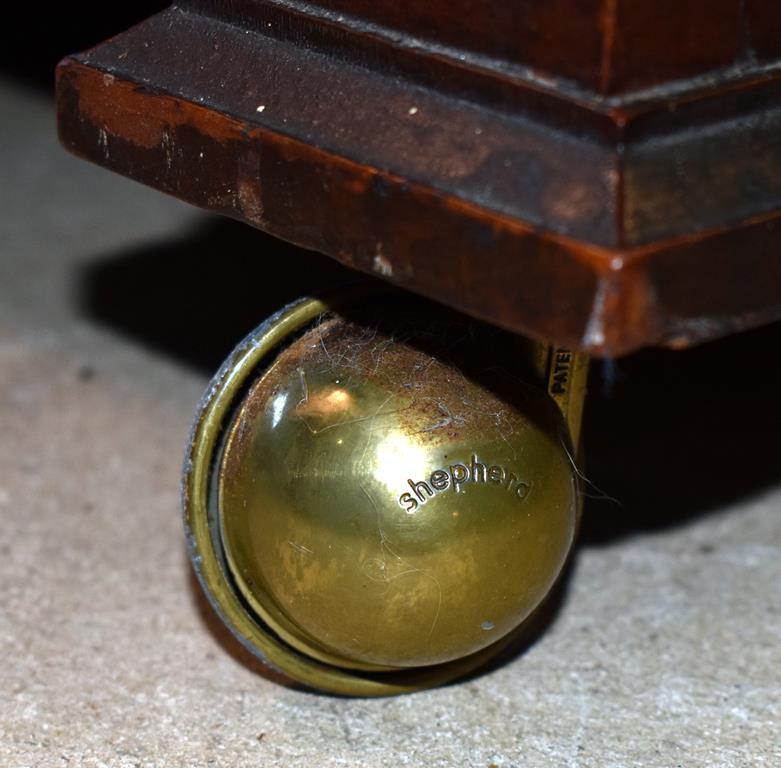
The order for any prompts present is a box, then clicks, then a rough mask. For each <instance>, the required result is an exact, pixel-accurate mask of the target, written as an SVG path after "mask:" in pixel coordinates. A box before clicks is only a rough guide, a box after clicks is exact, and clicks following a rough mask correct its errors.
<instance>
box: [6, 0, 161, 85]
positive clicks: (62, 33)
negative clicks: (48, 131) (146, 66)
mask: <svg viewBox="0 0 781 768" xmlns="http://www.w3.org/2000/svg"><path fill="white" fill-rule="evenodd" d="M168 5H170V3H168V2H165V0H159V1H158V2H152V1H151V0H134V1H133V2H117V3H79V2H56V3H51V4H47V5H42V4H40V3H34V2H27V3H23V2H18V0H12V2H10V3H8V4H7V6H6V7H5V8H4V9H3V16H2V19H3V34H2V45H0V74H1V75H4V76H8V77H12V78H15V79H18V80H23V81H25V82H27V83H28V84H31V85H34V86H36V87H39V88H43V89H46V90H49V91H52V92H53V91H54V68H55V67H56V66H57V62H58V61H59V60H60V59H61V58H62V57H63V56H66V55H68V54H69V53H76V52H77V51H82V50H85V49H87V48H91V47H92V46H94V45H97V44H98V43H99V42H101V41H102V40H105V39H106V38H107V37H111V36H113V35H116V34H118V33H119V32H122V31H123V30H125V29H127V28H128V27H131V26H133V24H136V23H138V22H139V21H142V20H143V19H145V18H146V17H147V16H150V15H151V14H153V13H156V12H157V11H161V10H162V9H163V8H165V7H166V6H168Z"/></svg>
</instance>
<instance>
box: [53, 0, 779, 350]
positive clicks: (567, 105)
mask: <svg viewBox="0 0 781 768" xmlns="http://www.w3.org/2000/svg"><path fill="white" fill-rule="evenodd" d="M467 5H468V6H470V7H471V8H472V9H473V14H472V15H473V20H474V25H475V31H474V34H473V35H471V36H469V35H468V34H467V31H466V28H465V27H464V26H463V24H464V23H465V19H466V18H467V17H466V16H465V10H464V9H465V7H466V6H467ZM476 5H480V6H481V9H482V10H484V11H485V13H476V12H474V7H475V6H476ZM565 5H566V6H568V7H572V6H576V7H577V13H578V14H581V15H583V24H584V25H585V26H584V27H583V29H584V36H583V38H582V41H581V42H574V41H572V40H570V38H569V37H568V35H569V34H570V32H571V31H572V30H571V29H570V28H569V27H567V24H562V26H561V27H560V28H557V21H562V20H564V21H567V23H570V22H573V16H572V15H567V13H565V11H564V10H563V9H564V6H565ZM700 5H701V3H699V2H698V0H690V1H689V2H687V0H678V2H677V3H666V2H664V3H661V4H659V3H655V4H654V3H643V2H637V1H634V2H629V0H613V2H596V0H595V1H594V3H593V6H594V7H592V4H591V3H590V2H588V0H587V1H586V2H583V3H575V4H570V3H567V4H562V3H558V2H557V1H556V2H551V3H537V2H531V0H527V2H520V3H518V4H517V6H516V5H513V6H512V7H513V9H514V11H515V12H514V14H509V15H508V14H507V11H506V10H504V9H506V7H507V5H506V4H499V3H489V2H483V3H480V4H477V3H474V2H472V3H466V2H465V0H451V2H449V3H447V4H445V3H439V2H432V3H429V4H422V5H421V4H420V3H416V4H407V3H399V4H375V3H368V2H361V1H360V0H330V1H329V2H320V3H306V4H305V3H302V2H297V1H296V2H294V1H293V0H287V1H286V2H281V1H279V0H235V1H233V2H218V0H197V1H196V0H193V1H192V2H189V3H187V6H186V7H174V8H171V9H169V10H168V11H166V12H164V13H162V14H160V15H158V16H155V17H153V18H152V19H150V20H148V21H146V22H144V23H143V24H141V25H139V26H138V27H135V28H134V29H132V30H130V31H129V32H127V33H125V34H123V35H120V36H119V37H117V38H114V39H113V40H110V41H108V42H107V43H105V44H103V45H101V46H99V47H98V48H96V49H94V50H92V51H89V52H87V53H85V54H82V55H80V56H76V57H73V58H70V59H66V60H65V61H64V62H63V63H62V64H61V66H60V69H59V72H58V104H59V119H60V134H61V137H62V140H63V142H64V144H65V145H66V146H67V147H68V148H70V149H71V150H72V151H74V152H76V153H78V154H81V155H83V156H84V157H87V158H89V159H92V160H94V161H96V162H98V163H101V164H102V165H106V166H108V167H110V168H113V169H114V170H117V171H119V172H121V173H124V174H126V175H129V176H131V177H132V178H135V179H138V180H139V181H143V182H145V183H148V184H151V185H152V186H155V187H157V188H159V189H162V190H164V191H166V192H169V193H171V194H175V195H177V196H179V197H181V198H183V199H185V200H189V201H190V202H193V203H195V204H197V205H201V206H203V207H206V208H209V209H212V210H216V211H219V212H221V213H225V214H228V215H231V216H235V217H237V218H240V219H243V220H245V221H248V222H249V223H251V224H253V225H255V226H258V227H260V228H262V229H265V230H267V231H270V232H272V233H274V234H277V235H279V236H280V237H283V238H285V239H288V240H291V241H293V242H296V243H299V244H301V245H304V246H306V247H309V248H314V249H316V250H320V251H322V252H324V253H327V254H329V255H331V256H334V257H336V258H338V259H339V260H340V261H343V262H344V263H347V264H350V265H351V266H354V267H356V268H358V269H362V270H365V271H370V272H373V273H375V274H378V275H380V276H382V277H384V278H386V279H388V280H391V281H393V282H396V283H398V284H400V285H403V286H405V287H407V288H410V289H411V290H414V291H418V292H420V293H423V294H425V295H428V296H431V297H433V298H436V299H438V300H440V301H443V302H445V303H448V304H451V305H453V306H455V307H458V308H460V309H462V310H464V311H467V312H469V313H471V314H473V315H475V316H478V317H481V318H484V319H486V320H489V321H490V322H493V323H496V324H498V325H502V326H504V327H507V328H509V329H511V330H515V331H519V332H525V333H528V334H530V335H532V336H534V337H537V338H541V339H546V340H555V341H558V342H560V343H566V344H569V345H572V346H577V347H580V348H583V349H586V350H588V351H589V352H591V353H592V354H597V355H617V354H622V353H625V352H628V351H631V350H632V349H636V348H638V347H641V346H644V345H648V344H660V343H661V344H687V343H693V342H695V341H698V340H701V339H705V338H710V337H713V336H717V335H721V334H725V333H729V332H732V331H735V330H739V329H740V328H743V327H748V326H750V325H756V324H759V323H761V322H766V321H769V320H771V319H775V318H777V317H781V256H779V245H781V222H779V221H778V220H779V218H781V142H779V138H778V137H779V136H780V135H781V110H780V109H778V107H779V105H780V102H779V94H780V93H781V79H780V78H779V70H778V69H777V68H776V66H775V64H774V62H772V61H768V60H767V59H766V60H760V58H759V53H758V51H759V50H760V42H759V41H760V36H759V32H758V31H757V30H758V29H760V28H761V30H762V34H763V35H764V37H762V38H761V41H762V42H761V50H762V51H772V50H773V45H778V44H779V41H781V30H778V34H777V36H776V37H774V36H773V33H772V25H770V27H768V25H763V24H762V19H763V18H765V17H763V15H762V14H763V13H764V14H765V16H767V14H768V10H767V7H765V6H764V4H763V2H762V0H753V2H752V0H748V2H747V3H746V4H742V3H739V2H734V3H733V2H728V1H727V0H718V2H716V3H715V4H714V3H710V4H709V8H710V9H711V10H710V12H709V15H710V16H714V17H718V18H713V19H711V20H710V21H708V25H709V26H708V30H710V31H707V30H706V31H702V33H701V34H696V25H694V24H693V22H691V20H690V19H691V18H693V16H692V14H694V15H695V16H696V13H695V12H696V10H697V8H699V6H700ZM462 6H464V8H462ZM662 6H664V9H663V10H664V13H662V12H661V10H660V9H662ZM668 6H669V8H668ZM650 8H656V9H657V10H658V11H659V13H657V14H654V13H653V12H652V11H650V10H649V9H650ZM405 9H406V12H404V11H405ZM437 10H439V12H440V16H438V17H437V18H439V19H440V21H441V22H442V23H441V24H435V23H434V22H435V18H434V16H432V15H431V14H432V13H433V12H434V11H437ZM460 11H464V12H463V13H461V12H460ZM608 11H609V13H608V15H607V16H606V15H605V14H606V13H607V12H608ZM573 13H575V11H573ZM348 14H349V15H348ZM687 19H689V21H687ZM227 20H232V22H233V23H230V24H229V23H226V21H227ZM586 22H589V23H586ZM573 23H574V22H573ZM668 24H669V25H673V26H671V27H670V29H673V30H675V33H676V34H677V35H678V39H679V40H680V41H681V46H680V50H679V49H678V48H676V49H675V50H674V51H672V52H671V51H670V50H668V49H669V48H670V46H669V45H666V44H665V41H664V39H663V37H662V36H661V29H662V28H663V27H665V25H668ZM652 29H656V33H657V34H656V38H655V39H656V45H655V46H654V44H653V34H652ZM727 30H730V31H731V32H732V33H734V34H732V36H730V35H729V34H727ZM412 34H415V35H416V36H417V37H416V38H415V39H414V40H413V39H412V38H411V37H410V35H412ZM573 34H574V33H573ZM426 35H428V37H426ZM556 35H558V37H557V36H556ZM589 35H592V36H591V37H590V36H589ZM492 40H493V41H494V42H495V43H496V45H495V46H493V47H491V45H490V43H491V41H492ZM534 40H538V41H548V42H547V44H545V45H543V44H540V45H539V47H538V48H535V45H534V44H533V42H534ZM550 41H555V42H556V45H557V47H556V50H550V48H551V44H550ZM632 41H634V43H633V42H632ZM687 41H688V42H687ZM526 43H528V45H527V44H526ZM459 46H461V47H459ZM513 46H514V47H513ZM605 46H608V48H606V47H605ZM755 46H756V49H755ZM778 47H781V46H778ZM606 50H609V53H610V55H609V56H607V54H606ZM535 51H537V52H536V53H535ZM594 51H596V52H597V54H598V55H597V57H596V59H595V58H593V57H594ZM565 53H566V54H567V55H564V54H565ZM489 54H490V55H489ZM662 54H664V55H662ZM537 55H539V56H543V55H544V56H546V57H547V58H546V59H545V61H544V62H543V61H539V62H536V63H535V62H532V61H531V59H528V60H527V59H523V57H525V56H528V57H533V56H537ZM497 56H503V57H504V58H503V59H497ZM662 59H663V61H662ZM586 60H588V61H590V62H591V64H587V63H584V62H586ZM575 64H576V65H577V66H574V65H575ZM531 65H534V66H546V67H549V68H550V71H551V72H555V74H556V77H555V78H553V77H548V76H545V77H543V76H541V75H540V74H539V73H537V72H531V71H530V70H529V67H530V66H531ZM592 65H593V66H592ZM570 66H573V67H574V69H573V71H574V70H577V78H579V80H580V81H578V80H577V79H576V77H575V76H574V75H572V73H571V72H570V70H568V69H567V67H570ZM590 67H591V68H590ZM714 67H715V69H714ZM682 75H686V76H687V77H689V78H690V79H688V80H675V81H672V82H668V83H667V84H666V85H665V86H664V87H663V88H659V87H658V84H659V82H661V80H663V79H664V78H669V77H677V76H682ZM649 85H655V86H657V87H654V88H650V89H649V88H648V86H649ZM619 92H620V93H619Z"/></svg>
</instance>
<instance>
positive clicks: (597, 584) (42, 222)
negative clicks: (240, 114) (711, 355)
mask: <svg viewBox="0 0 781 768" xmlns="http://www.w3.org/2000/svg"><path fill="white" fill-rule="evenodd" d="M207 219H208V217H206V216H205V214H203V213H199V212H197V211H194V210H193V209H191V208H188V207H187V206H185V205H183V204H181V203H178V202H176V201H174V200H171V199H168V198H165V197H163V196H161V195H159V194H158V193H156V192H153V191H151V190H148V189H145V188H143V187H141V186H138V185H134V184H133V183H131V182H129V181H126V180H124V179H121V178H119V177H117V176H115V175H113V174H111V173H108V172H106V171H104V170H101V169H99V168H95V167H92V166H90V165H88V164H86V163H84V162H81V161H79V160H76V159H75V158H72V157H70V156H68V155H67V154H66V153H65V152H64V151H62V150H61V149H60V148H59V146H58V145H57V142H56V137H55V132H54V117H53V110H52V108H51V106H50V104H49V103H48V102H47V100H46V99H45V98H43V97H42V96H41V95H39V94H36V93H32V92H28V91H25V90H22V89H20V88H19V87H18V86H16V85H14V84H12V83H9V82H0V521H2V525H0V555H1V556H0V658H2V664H1V665H0V765H2V766H6V768H17V767H18V768H21V767H22V766H24V767H28V766H90V767H93V766H94V768H99V767H102V766H111V767H112V768H113V767H114V766H116V767H117V768H131V766H132V767H136V766H200V765H219V766H255V765H262V766H285V767H286V768H296V767H298V766H323V768H325V767H329V766H400V765H402V766H407V765H408V766H425V767H427V768H429V767H430V768H434V767H435V766H436V767H439V766H442V767H444V766H480V767H481V768H489V766H518V767H519V768H520V767H522V768H535V767H537V766H573V767H574V766H582V767H584V768H585V767H586V766H599V768H608V767H610V766H684V767H685V768H694V767H695V766H779V765H781V484H779V482H772V483H765V484H762V485H760V486H759V487H757V488H755V489H753V490H750V491H748V492H746V493H743V494H740V495H738V496H737V497H734V496H732V497H731V498H730V499H729V500H725V501H724V502H723V503H716V504H715V505H711V508H710V509H708V511H707V514H700V515H695V516H692V517H690V518H687V517H685V516H684V518H683V519H682V520H681V521H680V522H679V523H678V524H673V525H666V526H664V527H662V528H660V529H659V530H650V529H649V530H637V531H636V532H634V533H629V534H626V535H622V536H620V537H616V538H614V539H610V538H608V539H606V540H605V541H603V542H600V543H591V544H588V543H587V544H585V545H584V546H583V547H581V549H580V551H579V553H578V556H577V558H576V561H575V565H574V568H573V573H572V574H571V578H570V580H569V583H568V588H567V591H566V594H565V596H564V599H563V603H562V605H561V608H560V610H559V611H558V613H557V614H556V616H555V617H554V620H553V621H552V623H551V625H550V626H549V627H548V628H547V631H546V632H545V633H544V635H542V636H541V637H540V639H539V640H538V641H537V642H536V643H535V644H534V645H533V646H532V647H530V648H529V649H528V650H527V651H526V652H525V653H523V654H522V655H520V656H518V657H517V658H515V659H514V660H513V661H511V662H510V663H508V664H507V665H505V666H503V667H501V668H500V669H497V670H495V671H492V672H490V673H488V674H485V675H483V676H481V677H478V678H475V679H473V680H470V681H468V682H465V683H461V684H457V685H453V686H450V687H447V688H444V689H441V690H434V691H429V692H425V693H420V694H415V695H411V696H406V697H402V698H395V699H384V700H347V699H338V698H331V697H327V696H316V695H312V694H309V693H304V692H301V691H298V690H294V689H292V688H290V687H285V686H284V685H281V684H280V683H279V682H278V681H276V680H274V679H273V678H272V677H270V676H268V675H264V674H263V673H262V671H261V670H260V668H259V666H258V665H257V664H256V663H254V662H253V661H252V660H251V659H250V658H249V657H248V656H247V654H246V653H244V652H243V651H242V650H240V649H239V648H238V647H237V646H236V644H235V643H233V642H232V641H231V639H230V638H229V637H228V636H227V635H226V634H225V633H224V632H223V631H221V630H220V628H219V626H218V625H217V624H216V623H215V621H214V620H213V618H212V617H211V614H210V612H209V610H208V608H207V607H205V606H204V604H203V600H202V598H200V596H199V594H198V591H197V589H196V588H194V585H193V583H192V579H191V576H190V570H189V566H188V563H187V561H186V555H185V550H184V544H183V537H182V530H181V523H180V513H179V472H180V465H181V459H182V452H183V446H184V443H185V439H186V436H187V432H188V428H189V424H190V419H191V417H192V414H193V411H194V408H195V406H196V403H197V401H198V399H199V397H200V395H201V392H202V390H203V388H204V386H205V384H206V382H207V378H208V374H207V371H206V367H205V366H203V365H201V364H195V363H194V362H193V360H196V361H197V360H198V359H199V358H198V355H199V353H200V351H202V350H201V348H200V347H199V342H198V339H197V338H196V339H194V340H191V341H192V343H191V344H190V346H187V344H184V347H183V348H184V349H185V352H186V354H185V353H182V354H180V355H177V354H171V353H170V352H168V351H166V350H165V349H164V347H165V344H161V343H159V339H158V340H157V341H158V343H152V342H149V341H146V342H145V340H144V338H143V333H139V332H131V331H132V329H130V330H128V329H127V328H126V329H125V330H123V329H122V327H121V323H118V322H108V321H107V320H106V318H112V317H113V318H114V319H116V317H117V316H118V315H119V314H121V312H120V309H121V307H120V308H119V309H118V308H117V306H115V304H116V302H122V301H124V302H125V303H126V304H127V303H128V302H129V303H130V306H129V307H125V310H126V312H125V314H126V316H127V317H128V318H131V319H132V320H134V321H136V322H137V328H136V331H137V330H138V328H144V327H145V326H144V319H145V318H147V319H149V323H148V325H149V326H154V325H160V326H164V325H165V322H166V320H165V315H164V314H163V315H162V316H160V307H159V306H155V307H152V306H151V304H150V302H152V299H151V298H150V296H152V297H154V296H157V299H158V304H159V291H158V293H155V292H154V284H155V280H156V277H155V274H156V273H155V269H154V267H153V266H150V265H147V266H146V267H145V269H146V272H143V270H142V276H141V277H138V273H137V272H134V273H133V274H135V275H136V276H135V277H134V278H133V279H134V280H135V283H134V284H133V286H135V287H133V286H131V288H132V290H131V289H130V288H128V289H127V290H125V291H124V293H123V292H122V291H121V290H119V289H121V287H122V281H123V280H124V279H125V276H126V273H125V272H123V271H122V269H121V268H119V267H117V269H116V270H114V271H113V272H112V269H113V267H112V265H114V266H116V265H117V264H124V265H126V266H127V265H128V264H130V265H131V266H129V267H128V269H130V270H131V272H132V263H133V262H134V259H135V261H136V262H140V263H141V264H142V266H143V263H144V260H145V258H146V259H147V260H148V261H150V263H152V264H153V257H152V256H147V257H144V256H143V254H146V253H152V252H153V251H154V248H152V246H155V245H156V244H160V243H163V244H165V243H176V242H177V241H181V242H185V243H187V242H193V243H194V242H196V241H197V238H198V233H199V232H201V231H203V227H204V226H211V224H208V222H207V224H205V223H204V222H206V220H207ZM214 239H215V238H214V237H212V240H214ZM217 243H219V238H217ZM194 247H197V246H194ZM150 248H151V251H150V250H149V249H150ZM163 250H164V251H165V247H164V248H163ZM134 254H135V256H134ZM224 259H229V255H228V254H224V253H221V252H219V249H217V251H216V252H215V253H214V255H213V263H214V265H215V267H216V266H219V265H221V264H224V263H227V262H225V261H224ZM182 263H183V266H182V276H183V283H184V284H185V285H187V280H186V278H187V274H186V273H187V270H188V267H187V263H188V262H187V261H183V262H182ZM199 268H200V269H203V266H201V267H199ZM210 268H211V267H210ZM127 274H130V272H128V273H127ZM107 275H108V277H107ZM111 275H113V278H111V277H110V276H111ZM128 279H129V278H128ZM237 279H241V276H237ZM112 281H113V282H112ZM145 281H146V282H145ZM145 285H148V288H149V292H148V291H147V290H145V287H144V286H145ZM112 286H113V287H112ZM117 286H119V289H118V287H117ZM176 286H177V282H176V281H175V280H174V281H172V282H171V286H170V288H169V289H168V290H170V291H172V292H174V293H175V292H176V291H177V290H178V289H177V287H176ZM111 290H113V291H114V293H113V294H112V293H111ZM181 290H185V289H184V288H182V289H181ZM101 291H103V294H101ZM106 291H108V294H106ZM129 291H130V294H131V295H130V299H128V292H129ZM133 291H137V296H136V295H135V294H134V293H133ZM112 297H113V298H112ZM196 301H197V302H200V303H199V304H198V307H200V309H199V310H198V311H193V312H192V313H191V317H197V316H198V315H199V312H200V315H202V316H204V317H205V319H206V320H207V321H209V322H211V321H212V318H210V316H209V312H210V309H209V301H208V293H207V294H206V295H205V297H204V296H200V297H195V296H194V297H193V302H196ZM178 302H179V303H178V306H186V297H185V299H183V298H182V297H181V296H179V297H178ZM175 303H176V302H174V304H175ZM153 309H154V312H156V313H157V314H154V313H153V312H152V310H153ZM112 312H113V313H114V314H112ZM174 319H175V318H174ZM260 319H262V318H261V317H258V318H257V320H258V321H259V320H260ZM172 322H173V319H172ZM245 330H246V329H245ZM177 333H179V335H182V332H181V331H178V332H177ZM237 338H238V337H237ZM169 346H170V345H169ZM769 353H770V354H771V355H775V356H776V357H777V354H778V350H777V349H776V350H769ZM188 355H189V357H188ZM775 405H776V406H778V405H779V399H778V398H777V397H776V398H775ZM761 428H762V424H757V429H761ZM704 448H707V446H704ZM779 462H781V456H779ZM776 477H777V478H779V479H781V472H779V473H778V475H776ZM725 479H726V478H725ZM648 482H649V483H652V484H654V487H655V488H654V490H656V491H658V488H657V487H656V486H658V485H659V483H663V479H660V478H658V477H652V478H648ZM712 482H713V484H714V485H715V486H718V484H719V482H720V478H719V477H718V476H714V477H713V480H712ZM669 492H670V493H671V494H674V493H676V489H675V488H670V489H669ZM625 514H626V515H629V516H631V515H632V509H631V508H627V509H626V510H625Z"/></svg>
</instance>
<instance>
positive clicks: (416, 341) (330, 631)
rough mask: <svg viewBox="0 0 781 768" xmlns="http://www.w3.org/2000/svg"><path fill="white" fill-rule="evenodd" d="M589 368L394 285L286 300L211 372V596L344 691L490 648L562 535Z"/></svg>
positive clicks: (200, 543) (200, 462)
mask: <svg viewBox="0 0 781 768" xmlns="http://www.w3.org/2000/svg"><path fill="white" fill-rule="evenodd" d="M585 373H586V362H585V360H584V359H583V358H582V357H580V356H577V355H574V354H572V353H570V352H568V351H566V350H554V349H550V348H547V347H543V346H540V345H536V344H532V343H531V342H527V341H525V340H523V339H520V338H518V337H515V336H511V335H509V334H505V333H503V332H501V331H498V330H496V329H493V328H489V327H487V326H483V325H482V324H479V323H475V322H472V321H465V320H463V319H462V318H458V317H456V316H455V315H450V314H449V313H447V312H446V311H445V310H443V309H441V308H437V309H431V308H430V307H429V306H427V305H424V304H423V303H421V302H419V301H417V300H414V299H412V298H410V297H405V296H400V295H396V294H393V293H384V292H381V293H372V294H368V293H366V292H364V291H362V290H358V291H353V292H351V293H348V294H344V295H342V296H341V297H340V298H334V299H331V300H329V301H322V300H318V299H302V300H300V301H298V302H296V303H295V304H292V305H291V306H289V307H287V308H286V309H284V310H282V311H281V312H280V313H278V314H276V315H275V316H273V317H272V318H270V319H269V320H268V321H267V322H265V323H264V324H263V325H261V326H260V327H259V328H258V329H257V330H256V331H254V332H253V333H252V334H250V336H249V337H247V338H246V339H245V340H244V341H243V342H242V343H241V344H239V346H238V347H237V348H236V350H235V351H234V352H233V354H232V355H231V357H230V358H229V359H228V361H227V362H226V363H225V364H224V366H223V367H222V369H221V370H220V371H219V373H218V374H217V375H216V377H215V378H214V380H213V381H212V383H211V385H210V387H209V389H208V391H207V394H206V396H205V398H204V400H203V402H202V404H201V408H200V411H199V414H198V418H197V420H196V423H195V426H194V428H193V432H192V436H191V440H190V445H189V450H188V456H187V460H186V466H185V479H184V508H185V526H186V532H187V537H188V541H189V544H190V549H191V553H192V559H193V563H194V566H195V569H196V571H197V573H198V576H199V579H200V581H201V584H202V585H203V588H204V589H205V591H206V593H207V595H208V596H209V598H210V600H211V603H212V605H213V606H214V608H215V609H216V611H217V612H218V613H219V614H220V616H221V617H222V619H223V620H224V621H225V623H226V624H227V625H228V626H229V627H230V628H231V630H232V631H233V632H234V634H235V635H236V636H237V637H238V638H239V639H240V640H241V641H242V642H243V643H244V644H245V645H246V646H247V647H248V648H249V649H250V650H251V651H252V652H253V653H255V654H256V655H257V656H259V657H260V658H261V659H263V660H264V661H265V662H266V663H268V664H269V665H271V666H272V667H275V668H277V669H279V670H281V671H282V672H284V673H285V674H286V675H288V676H289V677H291V678H293V679H294V680H296V681H299V682H301V683H303V684H305V685H307V686H309V687H313V688H316V689H320V690H324V691H329V692H332V693H339V694H350V695H388V694H394V693H402V692H406V691H412V690H416V689H420V688H425V687H429V686H433V685H439V684H442V683H444V682H446V681H449V680H451V679H454V678H456V677H458V676H461V675H464V674H466V673H468V672H470V671H472V670H474V669H476V668H477V667H479V666H480V665H482V664H484V663H486V662H487V661H488V660H489V659H491V658H492V657H494V656H496V654H498V653H500V652H501V651H502V650H504V649H505V648H506V647H507V646H508V644H510V643H512V642H513V640H515V639H516V638H517V636H518V635H519V633H520V632H521V631H522V630H523V627H524V623H525V622H526V620H527V619H528V618H529V616H530V615H531V614H532V612H533V611H534V610H535V608H537V607H538V606H539V605H540V603H541V602H542V601H543V600H544V598H545V596H546V595H547V594H548V592H549V591H550V589H551V587H552V586H553V584H554V582H555V581H556V579H557V577H558V576H559V574H560V572H561V570H562V567H563V565H564V563H565V561H566V559H567V555H568V553H569V551H570V549H571V547H572V544H573V540H574V537H575V532H576V528H577V521H578V515H579V494H578V475H577V469H576V466H575V447H576V446H577V444H578V430H579V423H580V413H581V408H582V401H583V396H584V392H585V387H584V381H585Z"/></svg>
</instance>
